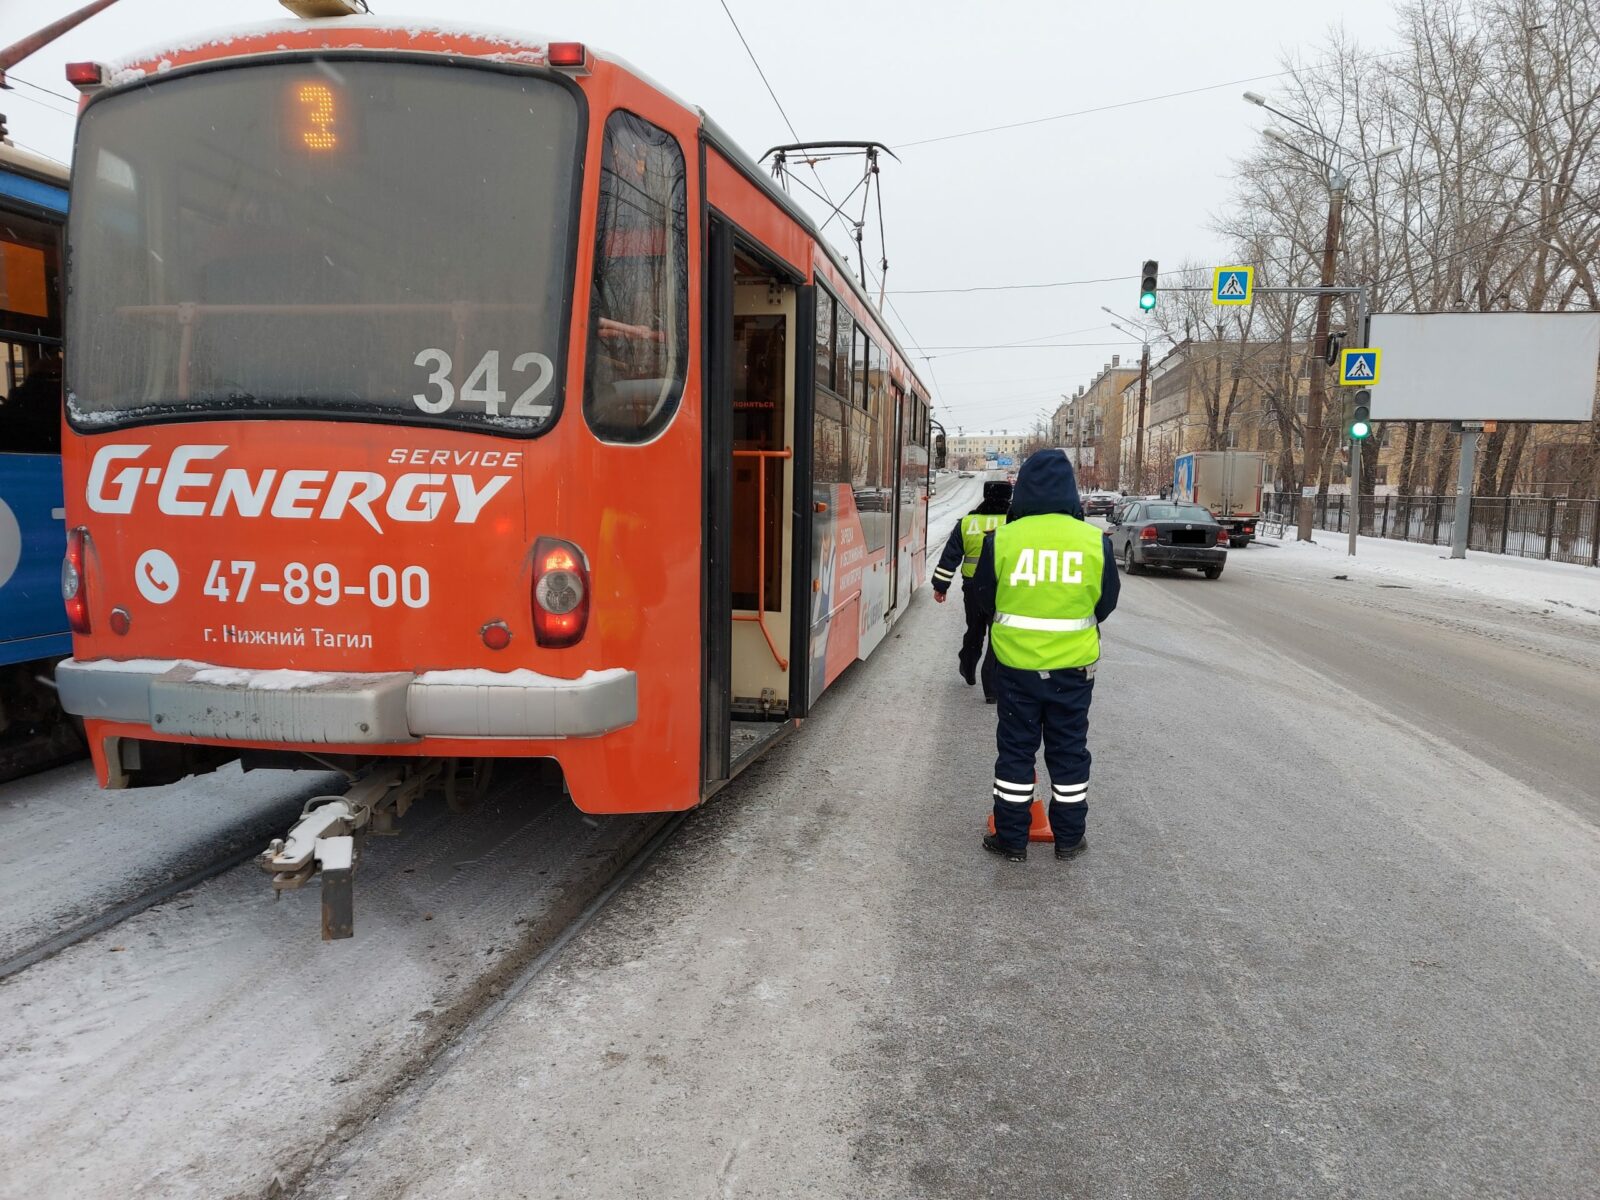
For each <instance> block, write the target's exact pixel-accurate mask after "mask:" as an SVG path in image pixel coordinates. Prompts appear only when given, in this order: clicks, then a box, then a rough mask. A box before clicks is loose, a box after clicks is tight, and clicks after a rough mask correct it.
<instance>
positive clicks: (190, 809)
mask: <svg viewBox="0 0 1600 1200" xmlns="http://www.w3.org/2000/svg"><path fill="white" fill-rule="evenodd" d="M329 790H338V788H337V776H334V775H330V774H327V773H326V772H320V771H256V772H253V773H251V774H248V775H247V774H245V773H244V772H242V771H240V770H239V767H238V764H232V765H230V766H227V767H224V768H223V769H222V770H220V771H217V772H214V773H213V774H210V775H201V776H197V777H196V778H193V779H185V780H183V781H182V782H180V783H174V784H171V785H169V786H167V787H153V788H137V789H134V790H131V791H117V792H103V791H101V790H100V788H99V786H98V785H97V784H96V783H95V778H94V769H93V768H92V767H91V766H90V765H89V764H88V763H86V762H81V763H73V764H71V765H70V766H65V767H57V768H56V769H55V770H53V771H42V772H40V773H39V774H37V775H31V776H28V777H27V778H25V779H14V780H12V781H11V782H9V783H5V784H0V838H3V839H4V842H5V848H6V849H5V860H6V870H5V871H4V872H0V959H4V958H8V957H10V956H11V955H13V954H16V953H18V952H19V951H21V950H22V949H23V948H24V947H27V946H31V945H34V944H35V943H37V942H40V941H43V940H44V939H46V938H49V937H53V936H54V935H55V934H57V933H59V932H60V931H61V930H62V929H63V928H65V927H68V926H71V925H76V924H78V923H79V922H81V921H83V920H85V919H87V918H89V917H94V916H98V915H99V914H100V913H101V912H103V911H105V910H106V909H108V908H112V907H114V906H116V905H118V904H121V903H123V902H125V901H127V900H131V899H133V898H134V897H135V896H138V895H140V894H142V893H143V892H145V891H147V890H148V889H150V888H152V887H157V886H160V885H161V884H164V883H167V882H169V881H172V880H177V879H181V878H183V877H184V876H185V875H188V874H190V873H192V872H194V871H197V870H200V869H201V868H203V867H206V866H209V865H210V864H212V863H215V862H217V861H218V860H220V859H223V858H226V857H227V856H228V855H229V854H230V853H231V852H233V851H236V850H243V849H245V848H246V847H248V846H251V845H254V846H256V847H257V848H264V847H265V846H266V842H267V839H268V838H271V837H275V836H278V835H280V834H282V832H283V831H284V829H286V828H287V827H288V826H289V825H290V824H292V823H293V821H294V818H295V817H296V816H298V815H299V813H300V809H301V806H302V805H303V804H304V803H305V801H306V799H307V798H308V797H310V796H314V795H318V794H320V793H323V792H327V791H329Z"/></svg>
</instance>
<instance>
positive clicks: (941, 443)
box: [933, 433, 949, 471]
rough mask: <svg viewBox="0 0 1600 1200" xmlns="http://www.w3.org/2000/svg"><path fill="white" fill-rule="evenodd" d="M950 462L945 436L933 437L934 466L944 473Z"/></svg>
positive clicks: (937, 434)
mask: <svg viewBox="0 0 1600 1200" xmlns="http://www.w3.org/2000/svg"><path fill="white" fill-rule="evenodd" d="M948 460H949V453H948V451H947V449H946V446H945V440H944V434H943V433H936V434H934V436H933V465H934V466H935V467H937V468H938V469H939V470H941V471H942V470H944V465H945V463H946V462H947V461H948Z"/></svg>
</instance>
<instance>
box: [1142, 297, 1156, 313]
mask: <svg viewBox="0 0 1600 1200" xmlns="http://www.w3.org/2000/svg"><path fill="white" fill-rule="evenodd" d="M1155 306H1156V294H1155V293H1154V292H1140V293H1139V307H1140V308H1142V309H1144V311H1145V312H1149V311H1150V310H1151V309H1152V308H1154V307H1155Z"/></svg>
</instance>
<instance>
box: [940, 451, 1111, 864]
mask: <svg viewBox="0 0 1600 1200" xmlns="http://www.w3.org/2000/svg"><path fill="white" fill-rule="evenodd" d="M1119 587H1120V585H1119V582H1118V578H1117V566H1116V559H1115V558H1114V557H1113V556H1112V553H1111V541H1110V539H1109V538H1108V537H1107V536H1106V535H1105V534H1104V533H1102V532H1101V531H1100V530H1099V529H1097V528H1095V527H1094V526H1093V525H1090V524H1088V523H1086V522H1085V521H1084V519H1083V506H1082V504H1081V503H1080V502H1079V500H1078V482H1077V479H1076V478H1075V477H1074V475H1073V471H1072V463H1071V462H1070V461H1069V460H1068V458H1067V456H1066V454H1065V453H1064V452H1063V451H1060V450H1040V451H1039V452H1038V453H1037V454H1035V455H1033V456H1032V457H1031V458H1029V459H1028V461H1027V462H1025V463H1024V464H1023V465H1022V470H1021V472H1020V473H1019V474H1018V476H1017V487H1016V494H1015V495H1014V496H1012V498H1011V515H1010V520H1009V521H1008V522H1007V523H1006V524H1005V525H1004V526H1002V527H1001V528H999V529H997V530H996V531H995V532H994V534H993V536H991V537H989V538H987V539H985V541H984V544H983V548H982V550H981V551H980V553H979V556H978V565H977V569H976V571H975V572H974V574H973V577H972V582H971V585H970V588H971V591H972V593H973V602H974V603H975V604H977V605H978V607H979V609H980V610H981V611H982V612H983V613H984V614H985V615H988V616H991V617H992V620H993V625H992V627H991V628H990V630H989V640H990V644H991V645H992V646H993V648H994V653H995V657H996V658H998V659H999V660H1000V666H999V669H998V672H997V684H998V690H999V696H1000V713H999V717H1000V720H999V725H998V729H997V731H996V735H995V742H996V745H997V747H998V750H999V754H998V756H997V758H996V760H995V767H994V829H995V831H994V833H992V834H990V835H988V836H987V837H985V838H984V839H983V848H984V849H985V850H988V851H990V852H992V853H995V854H1000V855H1003V856H1004V857H1005V858H1007V859H1009V860H1010V861H1012V862H1023V861H1025V860H1026V859H1027V857H1028V827H1029V825H1030V824H1031V823H1032V821H1031V815H1032V814H1031V810H1032V807H1033V791H1034V775H1035V768H1034V760H1035V759H1036V758H1037V756H1038V753H1039V742H1040V739H1041V738H1042V739H1043V741H1044V761H1045V766H1046V767H1047V768H1048V769H1049V772H1050V808H1049V813H1050V831H1051V833H1053V834H1054V835H1055V844H1056V857H1057V858H1062V859H1065V858H1072V857H1073V856H1074V855H1077V854H1079V853H1081V852H1082V851H1083V850H1084V849H1085V847H1086V845H1087V843H1086V842H1085V841H1084V836H1083V831H1084V824H1085V821H1086V820H1087V818H1088V814H1089V744H1088V741H1089V702H1090V700H1091V699H1092V698H1093V696H1094V673H1095V664H1096V663H1098V662H1099V660H1100V630H1099V626H1100V623H1101V622H1102V621H1104V620H1105V619H1106V618H1107V617H1108V616H1110V615H1111V612H1112V610H1113V609H1115V608H1116V607H1117V593H1118V590H1119Z"/></svg>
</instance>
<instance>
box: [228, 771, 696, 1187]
mask: <svg viewBox="0 0 1600 1200" xmlns="http://www.w3.org/2000/svg"><path fill="white" fill-rule="evenodd" d="M719 799H720V798H719ZM715 802H716V801H713V803H715ZM698 811H699V809H688V810H685V811H683V812H678V813H672V814H670V815H667V816H664V817H662V818H661V820H660V821H659V822H657V823H656V824H655V826H654V828H653V830H652V831H651V832H650V834H649V836H648V838H647V839H646V840H645V841H644V843H643V845H641V846H639V848H638V849H637V850H636V851H635V852H634V853H633V855H632V857H630V858H629V859H628V860H627V861H626V862H624V863H623V864H622V865H621V866H620V867H618V869H617V870H616V872H615V873H614V874H613V875H612V876H611V877H610V878H609V879H608V880H607V881H606V882H605V883H604V884H603V885H601V886H600V887H599V889H598V890H597V891H596V892H595V893H594V894H593V895H592V896H591V897H590V898H589V899H588V900H587V901H586V902H585V903H584V904H583V905H582V907H581V908H580V909H579V910H578V911H577V913H576V914H575V915H573V916H572V917H571V918H570V920H568V921H567V922H566V923H565V924H564V925H563V926H561V928H559V929H557V930H555V931H553V932H550V933H548V934H547V935H546V936H543V937H533V938H531V939H529V941H530V942H532V943H536V945H529V946H528V947H527V949H528V950H529V951H531V954H528V955H524V956H523V959H524V961H523V964H522V965H521V966H520V967H517V968H516V969H515V970H510V971H508V970H507V969H506V965H505V964H502V969H500V970H498V971H496V972H495V978H493V979H486V980H485V981H484V982H483V983H482V985H481V986H480V987H479V988H478V989H476V990H475V991H474V993H473V995H472V997H471V998H470V999H471V1002H472V1003H471V1005H467V1004H463V1005H461V1006H458V1011H457V1012H456V1013H455V1016H456V1018H457V1021H456V1023H455V1024H454V1029H453V1032H452V1033H451V1035H450V1036H449V1037H448V1038H445V1039H442V1040H440V1041H438V1042H437V1043H436V1044H435V1045H434V1046H432V1047H431V1048H430V1052H429V1053H427V1054H425V1055H422V1056H419V1057H417V1059H416V1060H415V1061H414V1062H412V1063H411V1064H410V1065H409V1067H408V1069H407V1070H406V1072H405V1073H404V1075H403V1076H401V1077H399V1078H397V1079H395V1080H394V1081H393V1082H392V1084H391V1086H390V1087H389V1088H388V1089H387V1090H386V1091H385V1092H384V1093H383V1094H381V1095H379V1096H377V1097H375V1098H374V1099H372V1100H371V1101H370V1102H369V1103H368V1104H367V1105H365V1106H364V1107H363V1108H362V1109H361V1110H360V1111H358V1112H355V1113H351V1114H347V1115H346V1117H345V1119H344V1120H343V1121H342V1122H341V1123H340V1126H339V1127H338V1128H337V1129H336V1130H335V1131H334V1132H333V1133H331V1134H330V1135H329V1136H328V1137H326V1138H325V1139H324V1140H323V1141H322V1142H321V1144H319V1145H318V1146H317V1147H316V1148H315V1149H314V1150H312V1151H311V1153H310V1157H309V1159H308V1160H307V1161H306V1162H305V1163H304V1165H303V1166H301V1167H300V1168H299V1169H298V1170H296V1171H295V1172H293V1173H292V1174H289V1175H281V1174H280V1175H278V1176H275V1177H274V1178H273V1180H272V1181H271V1183H270V1184H269V1185H268V1186H267V1188H266V1189H265V1190H264V1191H262V1192H261V1193H260V1195H261V1197H262V1200H289V1198H292V1197H302V1196H309V1195H311V1194H313V1193H311V1192H309V1191H307V1188H308V1187H310V1186H312V1185H313V1184H314V1181H315V1180H316V1178H317V1176H318V1175H319V1173H320V1172H321V1171H322V1169H323V1168H324V1167H326V1166H327V1164H328V1163H329V1161H330V1160H331V1159H332V1158H333V1156H334V1154H335V1153H336V1152H337V1151H338V1149H339V1148H341V1147H342V1146H343V1145H345V1144H346V1143H347V1142H348V1140H349V1136H350V1134H351V1133H352V1132H353V1131H354V1130H356V1129H359V1128H361V1127H363V1126H366V1125H368V1124H370V1123H371V1122H373V1121H375V1120H378V1119H380V1118H394V1117H399V1116H401V1115H403V1114H404V1113H406V1112H409V1111H410V1110H411V1109H413V1108H414V1107H415V1106H416V1105H417V1104H419V1103H420V1102H421V1101H422V1100H423V1098H424V1097H426V1096H427V1095H428V1093H429V1092H430V1091H431V1090H432V1089H433V1086H434V1084H435V1083H437V1082H438V1081H439V1080H440V1079H442V1078H444V1076H445V1074H446V1072H447V1071H448V1068H449V1066H450V1064H452V1063H453V1062H455V1061H456V1060H458V1059H459V1058H461V1057H462V1056H463V1055H465V1054H467V1053H469V1052H470V1051H471V1050H472V1049H473V1048H474V1047H475V1046H476V1045H477V1044H478V1043H479V1042H480V1041H481V1040H482V1039H483V1037H484V1035H485V1034H486V1033H487V1032H488V1030H489V1029H490V1028H491V1027H492V1026H493V1025H494V1023H495V1022H496V1021H497V1020H498V1019H499V1018H500V1016H501V1015H502V1014H503V1013H504V1012H505V1011H506V1009H508V1008H509V1007H510V1006H511V1005H512V1004H513V1003H515V1002H516V1000H517V999H518V997H520V996H521V995H522V994H523V993H524V992H526V991H527V989H528V988H529V987H530V986H531V985H532V984H533V983H535V982H536V981H537V980H538V979H539V978H540V976H542V975H543V974H544V973H545V972H546V971H547V970H549V969H550V967H552V966H553V965H554V964H555V963H556V962H557V961H558V960H559V958H560V956H561V953H562V951H564V950H565V949H566V948H567V946H568V945H570V944H571V942H572V941H573V940H574V939H575V938H577V937H578V936H579V935H580V934H582V933H583V932H584V931H585V930H586V929H588V928H589V926H590V925H591V924H593V923H594V921H595V920H596V919H597V918H598V917H599V916H600V915H601V914H602V913H603V912H604V911H605V910H606V908H607V907H609V905H610V904H611V902H612V901H613V900H614V899H616V897H617V896H618V895H619V894H620V893H621V892H622V890H623V889H624V888H625V887H627V886H628V884H630V883H631V882H632V881H633V880H634V879H635V878H636V877H637V876H638V874H639V873H640V872H641V871H642V870H643V869H644V868H645V867H646V866H648V865H649V864H650V862H651V861H652V860H653V859H654V858H655V856H656V855H657V854H658V853H659V852H660V851H661V850H662V849H663V848H664V847H665V846H666V845H667V844H668V843H669V842H670V841H671V840H672V838H673V836H674V835H675V834H676V833H677V832H678V831H679V829H681V828H682V826H683V825H684V823H685V822H686V821H688V820H689V818H690V817H692V816H693V815H694V814H695V813H696V812H698ZM508 975H509V978H508V977H507V976H508ZM470 1007H475V1009H476V1011H465V1010H467V1009H468V1008H470Z"/></svg>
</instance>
